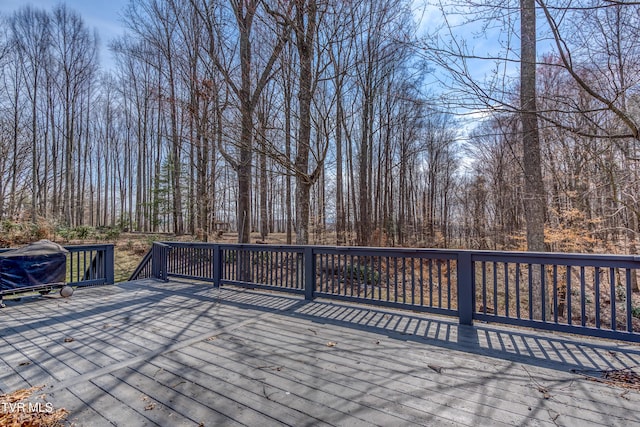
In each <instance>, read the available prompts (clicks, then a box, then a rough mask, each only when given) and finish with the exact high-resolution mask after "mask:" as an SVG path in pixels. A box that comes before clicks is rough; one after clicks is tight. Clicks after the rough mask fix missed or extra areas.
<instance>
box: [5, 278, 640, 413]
mask: <svg viewBox="0 0 640 427" xmlns="http://www.w3.org/2000/svg"><path fill="white" fill-rule="evenodd" d="M7 303H8V307H7V308H6V309H3V310H1V311H0V316H1V318H2V322H3V331H2V334H1V337H0V343H2V345H1V348H0V391H1V392H4V393H6V392H10V391H13V390H16V389H19V388H25V387H29V386H34V385H46V389H45V390H44V392H46V395H47V397H46V399H48V401H50V402H52V403H53V404H54V405H55V406H56V407H65V408H67V409H68V410H69V411H70V412H71V415H70V417H69V419H70V422H73V423H75V425H92V426H93V425H153V424H157V425H168V424H171V425H198V424H199V423H204V424H203V425H258V424H259V425H263V424H269V425H433V424H434V423H435V424H437V425H447V424H448V425H470V426H471V425H524V424H536V425H575V424H580V425H634V424H639V425H640V418H639V416H638V414H637V412H636V410H635V408H637V405H638V403H640V395H639V393H638V391H636V390H631V391H630V390H629V389H625V388H619V387H614V386H612V385H610V384H605V383H601V382H596V381H589V380H588V379H587V378H586V377H585V376H584V375H578V374H576V373H575V372H573V371H580V372H581V373H584V374H589V373H595V372H599V371H606V370H614V369H625V368H635V367H638V366H640V348H639V347H638V346H636V345H633V344H629V343H619V342H615V341H603V340H595V339H586V338H584V337H574V336H567V335H559V334H557V335H556V334H550V333H543V332H540V333H538V332H537V331H532V330H524V329H514V328H508V327H502V326H494V325H483V324H476V325H475V326H461V325H459V324H458V323H457V321H452V320H450V319H447V318H442V317H434V316H428V315H423V314H416V313H411V312H401V311H395V310H386V309H379V308H373V307H367V306H362V305H355V304H346V303H336V302H327V301H323V300H315V301H312V302H308V301H305V300H303V299H301V298H298V297H295V296H289V295H282V294H276V293H267V292H255V291H250V290H244V289H237V288H233V287H224V288H222V289H215V288H213V287H211V286H210V285H207V284H199V283H194V282H187V281H180V282H179V281H172V282H169V283H163V282H156V281H153V280H142V281H137V282H129V283H121V284H119V285H114V286H107V287H100V288H90V289H84V290H81V291H79V292H77V293H76V294H75V295H74V297H73V298H71V299H61V298H26V299H23V300H22V301H20V302H12V301H7ZM0 410H2V408H0Z"/></svg>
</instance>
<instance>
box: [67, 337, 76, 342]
mask: <svg viewBox="0 0 640 427" xmlns="http://www.w3.org/2000/svg"><path fill="white" fill-rule="evenodd" d="M74 341H75V339H73V338H71V337H67V338H65V339H64V342H74Z"/></svg>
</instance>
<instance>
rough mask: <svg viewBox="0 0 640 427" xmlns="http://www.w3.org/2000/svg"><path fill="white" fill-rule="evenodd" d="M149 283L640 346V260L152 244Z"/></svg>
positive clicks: (538, 255) (607, 257)
mask: <svg viewBox="0 0 640 427" xmlns="http://www.w3.org/2000/svg"><path fill="white" fill-rule="evenodd" d="M147 263H150V264H151V267H150V271H151V277H155V278H159V279H162V280H168V279H169V278H172V277H176V278H178V277H179V278H187V279H195V280H199V281H205V282H211V283H212V284H213V285H215V286H220V285H236V286H244V287H251V288H262V289H271V290H278V291H282V292H289V293H297V294H301V295H304V296H305V298H306V299H309V300H311V299H314V298H317V297H322V298H330V299H339V300H346V301H354V302H361V303H368V304H373V305H379V306H388V307H397V308H405V309H410V310H416V311H425V312H432V313H438V314H444V315H450V316H455V317H458V318H459V321H460V323H461V324H472V323H473V321H474V320H478V321H487V322H497V323H505V324H514V325H520V326H526V327H533V328H540V329H548V330H554V331H562V332H569V333H577V334H583V335H591V336H597V337H605V338H614V339H623V340H628V341H637V342H640V292H638V278H637V276H638V273H639V271H638V270H640V257H634V256H622V255H592V254H562V253H531V252H493V251H465V250H431V249H400V248H365V247H326V246H275V245H240V244H209V243H177V242H163V243H155V244H154V246H153V248H152V251H151V255H150V258H148V261H147Z"/></svg>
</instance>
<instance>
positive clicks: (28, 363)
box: [18, 362, 31, 366]
mask: <svg viewBox="0 0 640 427" xmlns="http://www.w3.org/2000/svg"><path fill="white" fill-rule="evenodd" d="M28 365H31V362H21V363H19V364H18V366H28Z"/></svg>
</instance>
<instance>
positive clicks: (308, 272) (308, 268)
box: [304, 246, 316, 301]
mask: <svg viewBox="0 0 640 427" xmlns="http://www.w3.org/2000/svg"><path fill="white" fill-rule="evenodd" d="M315 279H316V260H315V256H314V253H313V247H312V246H305V247H304V299H305V300H307V301H313V295H314V293H315V286H316V280H315Z"/></svg>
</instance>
